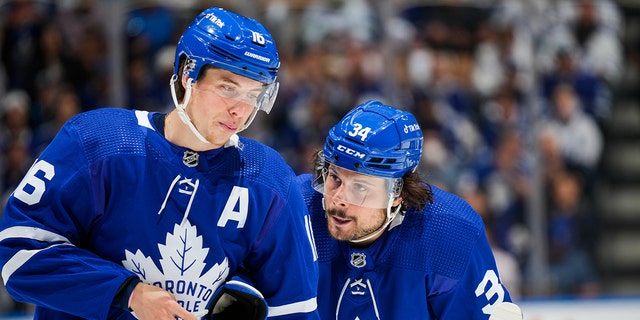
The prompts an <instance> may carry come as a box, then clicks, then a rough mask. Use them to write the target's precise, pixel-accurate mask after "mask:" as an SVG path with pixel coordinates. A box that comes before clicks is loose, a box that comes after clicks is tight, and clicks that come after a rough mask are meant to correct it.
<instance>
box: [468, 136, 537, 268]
mask: <svg viewBox="0 0 640 320" xmlns="http://www.w3.org/2000/svg"><path fill="white" fill-rule="evenodd" d="M489 160H490V162H489V163H481V164H480V165H479V167H478V177H479V178H478V181H479V185H480V186H481V187H482V188H484V189H485V190H486V192H487V205H488V210H489V212H490V213H491V214H492V218H491V219H492V223H493V230H494V232H495V234H494V235H495V237H494V240H495V243H496V245H498V246H500V247H501V248H503V249H505V250H507V251H510V252H512V253H514V254H516V255H517V256H518V257H524V256H525V255H526V254H527V253H528V251H527V250H528V247H527V244H526V243H524V242H522V241H521V239H526V237H527V236H526V235H523V234H521V233H522V232H526V231H524V230H526V228H523V226H524V225H525V210H526V203H527V201H528V200H529V199H528V197H529V196H530V194H531V176H530V174H531V164H530V161H531V159H530V155H529V154H528V153H527V152H526V149H524V147H523V141H522V136H521V134H519V133H518V132H516V131H512V130H510V131H505V132H503V133H502V134H501V136H500V138H499V140H498V143H497V145H496V147H495V149H492V152H491V153H490V158H489Z"/></svg>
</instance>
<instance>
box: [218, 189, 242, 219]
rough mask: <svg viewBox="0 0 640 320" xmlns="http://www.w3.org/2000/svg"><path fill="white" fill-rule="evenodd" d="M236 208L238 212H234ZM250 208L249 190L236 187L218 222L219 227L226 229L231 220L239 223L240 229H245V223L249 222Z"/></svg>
mask: <svg viewBox="0 0 640 320" xmlns="http://www.w3.org/2000/svg"><path fill="white" fill-rule="evenodd" d="M236 208H237V209H238V211H234V209H236ZM248 208H249V190H248V189H247V188H242V187H238V186H234V187H233V190H231V194H230V195H229V198H228V199H227V204H225V206H224V210H222V214H221V215H220V219H219V220H218V227H225V226H226V225H227V222H228V221H229V220H234V221H237V222H238V228H244V223H245V221H247V210H248Z"/></svg>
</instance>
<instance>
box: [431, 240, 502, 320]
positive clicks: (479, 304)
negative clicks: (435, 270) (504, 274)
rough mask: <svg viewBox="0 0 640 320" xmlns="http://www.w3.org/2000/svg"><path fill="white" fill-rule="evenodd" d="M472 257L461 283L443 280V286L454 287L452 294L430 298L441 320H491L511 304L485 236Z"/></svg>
mask: <svg viewBox="0 0 640 320" xmlns="http://www.w3.org/2000/svg"><path fill="white" fill-rule="evenodd" d="M470 254H471V256H470V258H469V263H468V266H467V268H466V270H465V272H464V274H463V276H462V278H460V279H458V280H457V281H451V279H441V280H442V282H443V283H444V282H449V283H453V285H452V287H451V290H448V291H446V292H444V293H442V294H436V295H434V296H431V297H429V299H430V305H431V307H432V308H433V310H434V313H435V314H436V315H437V316H438V318H439V319H471V320H481V319H482V320H487V319H489V316H490V315H491V312H492V311H493V307H494V306H495V305H497V304H498V303H501V302H503V301H505V302H511V297H510V296H509V292H508V291H507V289H506V288H505V286H504V285H503V284H502V283H501V281H500V277H499V274H498V269H497V267H496V263H495V259H494V257H493V253H492V251H491V247H490V246H489V243H488V241H487V238H486V236H485V235H484V234H481V235H480V236H479V237H478V241H477V242H476V245H475V248H473V250H471V252H470ZM443 287H444V286H443Z"/></svg>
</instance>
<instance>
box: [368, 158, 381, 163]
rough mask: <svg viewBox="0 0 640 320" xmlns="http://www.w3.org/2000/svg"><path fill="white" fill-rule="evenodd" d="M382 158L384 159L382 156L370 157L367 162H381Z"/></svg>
mask: <svg viewBox="0 0 640 320" xmlns="http://www.w3.org/2000/svg"><path fill="white" fill-rule="evenodd" d="M383 160H384V159H382V158H371V160H369V162H372V163H382V161H383Z"/></svg>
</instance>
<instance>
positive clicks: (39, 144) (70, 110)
mask: <svg viewBox="0 0 640 320" xmlns="http://www.w3.org/2000/svg"><path fill="white" fill-rule="evenodd" d="M49 109H50V110H51V113H52V117H51V119H50V120H48V121H45V122H43V123H41V124H40V125H38V126H37V127H36V128H35V130H34V139H33V143H32V147H31V149H32V150H33V155H34V157H37V156H38V155H39V154H40V152H42V151H43V150H44V148H45V147H46V146H47V145H48V144H49V143H50V142H51V140H53V138H54V136H55V135H56V134H57V133H58V131H59V130H60V128H62V125H64V123H65V122H67V120H69V119H71V117H73V116H75V115H76V114H78V113H80V111H81V110H82V108H81V107H80V99H79V98H78V95H77V94H76V92H75V91H74V90H73V87H71V86H65V85H61V86H60V87H59V88H58V91H57V93H56V95H55V98H54V100H53V101H52V105H51V106H50V107H49Z"/></svg>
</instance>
